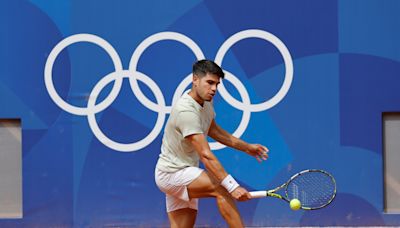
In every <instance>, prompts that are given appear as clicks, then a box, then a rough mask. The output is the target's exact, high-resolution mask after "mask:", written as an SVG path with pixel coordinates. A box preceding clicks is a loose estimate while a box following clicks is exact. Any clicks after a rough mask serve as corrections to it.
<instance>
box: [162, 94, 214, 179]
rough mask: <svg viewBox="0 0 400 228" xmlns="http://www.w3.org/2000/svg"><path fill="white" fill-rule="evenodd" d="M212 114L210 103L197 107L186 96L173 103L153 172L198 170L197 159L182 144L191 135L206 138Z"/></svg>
mask: <svg viewBox="0 0 400 228" xmlns="http://www.w3.org/2000/svg"><path fill="white" fill-rule="evenodd" d="M214 116H215V113H214V108H213V105H212V103H211V102H206V101H205V102H204V104H203V106H201V105H200V104H199V103H197V102H196V101H195V100H194V99H193V98H192V97H191V96H190V95H189V94H188V93H187V92H185V93H184V94H183V95H182V97H181V98H180V99H179V100H178V102H176V104H175V105H174V107H173V108H172V110H171V114H170V116H169V119H168V121H167V124H166V126H165V129H164V136H163V139H162V145H161V153H160V156H159V159H158V162H157V168H158V169H159V170H161V171H163V172H176V171H178V170H181V169H183V168H185V167H188V166H196V167H198V166H199V155H198V153H197V152H196V151H195V150H194V148H193V146H192V145H191V144H190V143H189V142H187V141H186V140H185V137H186V136H189V135H193V134H204V135H205V136H206V137H207V135H208V130H209V128H210V125H211V121H212V120H213V119H214Z"/></svg>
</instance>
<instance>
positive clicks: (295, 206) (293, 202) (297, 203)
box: [290, 199, 301, 211]
mask: <svg viewBox="0 0 400 228" xmlns="http://www.w3.org/2000/svg"><path fill="white" fill-rule="evenodd" d="M300 207H301V203H300V200H298V199H292V200H290V209H292V210H294V211H296V210H299V209H300Z"/></svg>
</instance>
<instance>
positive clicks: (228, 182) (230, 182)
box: [221, 175, 239, 193]
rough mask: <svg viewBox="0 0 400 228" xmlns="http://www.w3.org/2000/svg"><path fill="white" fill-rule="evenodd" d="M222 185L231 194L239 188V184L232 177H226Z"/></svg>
mask: <svg viewBox="0 0 400 228" xmlns="http://www.w3.org/2000/svg"><path fill="white" fill-rule="evenodd" d="M221 185H222V186H223V187H224V188H225V189H226V190H227V191H228V192H229V193H231V192H233V190H235V189H236V188H237V187H239V184H238V183H237V182H236V181H235V179H233V177H232V176H231V175H228V176H226V177H225V178H224V179H223V180H222V182H221Z"/></svg>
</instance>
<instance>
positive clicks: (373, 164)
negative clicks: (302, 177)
mask: <svg viewBox="0 0 400 228" xmlns="http://www.w3.org/2000/svg"><path fill="white" fill-rule="evenodd" d="M399 11H400V2H399V1H396V0H386V1H381V0H326V1H321V0H307V1H306V0H296V1H290V0H280V1H272V0H269V1H265V0H259V1H218V2H217V1H211V0H210V1H209V0H204V1H187V0H180V1H162V0H150V1H140V2H139V1H98V0H91V1H90V0H89V1H78V0H71V1H67V0H59V1H44V0H31V1H12V0H9V1H1V2H0V31H1V35H0V60H1V61H0V107H1V108H0V118H21V120H22V138H23V140H22V143H23V145H22V146H23V161H22V162H23V213H24V218H23V219H16V220H8V219H3V220H0V226H1V227H14V226H16V225H24V226H26V227H37V226H77V227H81V226H90V227H97V226H107V225H116V226H149V227H154V226H162V225H165V224H167V222H168V220H167V216H166V214H165V206H164V204H165V203H164V195H163V194H162V193H161V192H160V191H159V190H158V189H157V187H156V186H155V183H154V178H153V170H154V165H155V163H156V160H157V157H158V154H159V148H160V143H161V137H162V133H160V131H161V128H162V127H163V126H164V123H165V119H164V118H165V117H168V107H169V106H170V105H171V104H172V100H173V98H174V96H178V95H180V94H179V93H181V92H182V91H183V90H184V89H185V85H188V84H182V85H183V86H182V87H181V88H179V89H177V87H178V85H179V84H180V83H181V81H182V80H183V79H185V78H186V77H187V76H188V75H189V74H190V72H191V64H192V63H193V62H194V61H195V60H196V59H197V58H203V57H206V58H209V59H215V58H216V55H217V53H218V51H219V50H220V47H222V46H223V44H224V42H225V41H227V40H229V38H230V37H231V36H233V35H235V34H238V33H239V32H244V33H246V32H248V30H249V29H252V30H251V31H249V32H248V34H249V35H250V36H251V35H255V34H256V33H257V32H258V33H260V34H262V35H265V38H266V40H263V39H260V38H251V37H248V38H245V39H243V40H240V41H238V42H236V43H234V45H233V46H232V47H231V48H229V49H228V50H227V53H226V55H225V56H224V57H223V58H220V59H219V60H220V61H221V62H222V67H223V68H224V69H225V70H227V71H229V72H230V73H232V78H233V79H232V80H228V79H227V80H225V86H226V88H227V90H228V91H229V93H230V94H231V95H232V96H233V97H234V99H237V102H236V103H234V102H232V101H230V100H227V96H226V95H225V94H224V93H223V91H220V93H219V95H218V96H217V97H216V98H215V108H216V112H217V117H216V120H217V122H218V123H219V124H220V125H221V126H222V127H224V128H225V129H227V130H228V131H229V132H235V131H236V129H238V128H239V130H238V131H241V132H238V133H239V134H238V136H240V137H241V138H243V139H245V140H248V141H251V142H260V143H263V144H265V145H267V146H268V147H269V148H270V159H269V160H268V161H267V162H264V163H262V164H260V163H258V162H257V161H256V160H254V159H252V158H249V157H247V156H246V155H244V154H243V153H239V152H235V151H234V150H232V149H228V148H221V149H219V148H217V146H216V144H214V143H213V144H212V145H213V148H217V149H215V150H214V151H215V154H216V155H217V156H218V158H219V159H220V160H221V162H222V163H223V165H224V166H225V168H226V170H227V171H228V172H229V173H231V174H232V175H233V176H235V177H236V179H238V180H239V181H240V183H241V184H242V185H243V186H246V187H247V188H248V189H250V190H259V189H265V188H272V187H275V186H276V185H278V184H280V183H282V182H283V181H285V180H286V179H287V178H289V177H290V176H291V175H293V174H294V173H296V172H298V171H300V170H303V169H308V168H315V169H324V170H327V171H329V172H330V173H332V174H333V175H334V176H335V178H336V180H337V187H338V194H337V197H336V199H335V201H334V202H333V203H332V204H331V205H330V206H328V207H327V208H324V209H322V210H318V211H310V212H305V211H297V212H293V211H291V210H290V209H289V207H288V206H287V204H285V203H283V202H281V201H279V200H275V199H262V200H252V201H249V202H243V203H239V204H238V206H239V209H240V211H241V212H242V215H243V218H244V221H245V223H246V225H248V226H298V225H301V226H319V225H324V226H332V225H342V226H358V225H376V226H384V225H400V215H393V214H392V215H389V214H385V213H383V207H384V205H383V172H382V170H383V160H382V130H381V129H382V126H381V122H382V120H381V118H382V117H381V116H382V112H385V111H400V103H399V100H400V93H399V92H398V91H399V83H400V77H399V73H400V63H399V61H400V42H399V40H400V32H399V30H398V28H399V27H400V14H399V13H398V12H399ZM162 32H170V33H162ZM77 34H81V35H77ZM82 34H86V35H82ZM239 34H243V33H239ZM76 35H77V36H76ZM153 35H155V37H154V36H153ZM169 35H171V36H169ZM150 38H156V39H157V38H160V40H159V41H157V40H155V41H157V42H154V43H149V45H148V47H146V48H145V49H140V47H144V46H141V45H144V43H142V42H143V41H146V42H147V41H149V39H150ZM69 41H70V44H69V45H67V43H66V42H69ZM63 44H66V45H65V48H64V47H61V46H57V47H60V48H61V49H56V48H55V47H56V45H63ZM187 46H188V47H187ZM104 48H105V49H106V50H105V49H104ZM57 50H58V51H59V54H58V53H57ZM140 51H143V53H140ZM285 51H287V52H285ZM283 52H285V53H286V54H284V53H283ZM110 53H111V54H110ZM133 53H136V54H138V55H137V56H136V57H138V58H136V57H133V59H134V61H137V64H136V65H137V66H136V67H134V66H133V65H135V64H132V61H131V58H132V54H133ZM56 54H58V55H56ZM283 56H285V58H287V59H286V62H284V59H283ZM51 59H53V60H54V64H52V65H51V64H50V62H51ZM46 64H47V65H46ZM291 64H293V73H291V71H290V65H291ZM45 66H47V67H49V69H50V70H49V71H48V72H50V73H47V76H45ZM115 72H117V73H115ZM138 72H139V73H138ZM106 76H107V77H106ZM46 77H47V79H46V80H47V82H45V78H46ZM291 77H293V80H290V78H291ZM129 78H131V81H129ZM132 78H137V80H132ZM285 78H286V79H285ZM49 79H51V80H50V81H49ZM234 79H236V80H234ZM285 80H287V81H285ZM136 82H138V85H139V86H137V85H136ZM131 85H132V86H131ZM282 85H285V86H286V88H287V89H288V90H287V91H283V90H282V91H280V89H281V86H282ZM52 88H54V90H52ZM132 88H133V89H132ZM140 91H141V92H140ZM142 93H143V94H142ZM276 94H279V95H276ZM94 95H98V96H97V97H96V98H93V97H94ZM140 96H145V97H147V99H144V98H143V97H140ZM56 97H59V100H57V98H56ZM89 98H90V99H89ZM275 98H279V99H278V100H276V102H274V103H272V104H271V103H269V102H272V101H273V99H275ZM103 101H104V102H103ZM264 102H268V103H265V104H271V105H270V106H268V107H264V106H262V105H261V106H260V105H258V106H257V104H262V103H264ZM240 104H241V105H240ZM257 107H261V108H260V109H258V110H256V109H257ZM156 122H157V124H156ZM96 123H97V124H96ZM96 126H98V127H96ZM101 132H102V133H101ZM100 135H102V136H100ZM148 135H150V136H148ZM107 138H108V139H107ZM197 224H199V225H211V226H219V225H220V226H224V222H223V220H222V218H221V217H220V215H219V214H218V211H217V209H216V206H215V202H214V200H212V199H204V200H202V201H201V203H200V210H199V216H198V221H197Z"/></svg>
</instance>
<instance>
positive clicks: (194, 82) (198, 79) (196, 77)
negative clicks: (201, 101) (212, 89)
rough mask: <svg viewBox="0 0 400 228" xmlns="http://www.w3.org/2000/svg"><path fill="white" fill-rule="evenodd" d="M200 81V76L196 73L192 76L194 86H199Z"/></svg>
mask: <svg viewBox="0 0 400 228" xmlns="http://www.w3.org/2000/svg"><path fill="white" fill-rule="evenodd" d="M199 81H200V77H199V76H198V75H196V74H193V77H192V82H193V85H194V86H198V85H199Z"/></svg>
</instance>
